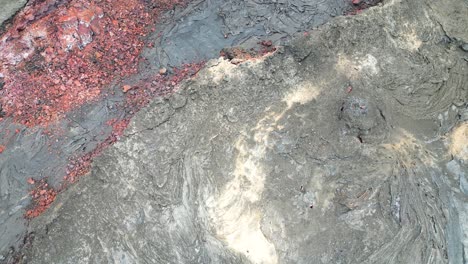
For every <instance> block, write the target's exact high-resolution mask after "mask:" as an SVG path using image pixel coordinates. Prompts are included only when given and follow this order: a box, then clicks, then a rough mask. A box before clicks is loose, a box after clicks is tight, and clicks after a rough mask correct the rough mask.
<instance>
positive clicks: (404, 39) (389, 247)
mask: <svg viewBox="0 0 468 264" xmlns="http://www.w3.org/2000/svg"><path fill="white" fill-rule="evenodd" d="M309 2H310V1H271V2H270V1H262V2H254V1H230V2H225V3H221V2H220V1H206V2H205V1H201V2H200V3H195V4H194V6H192V7H191V8H189V9H187V10H189V11H190V12H189V11H187V12H188V13H186V14H183V13H180V14H179V15H177V14H172V15H173V16H172V17H173V18H177V19H175V22H173V23H175V24H177V25H175V24H171V23H169V22H168V25H174V26H173V27H170V26H168V27H167V30H166V31H162V32H165V33H164V34H163V35H162V36H163V37H160V38H157V36H158V35H159V33H158V32H156V33H155V36H153V41H156V43H159V44H158V45H156V47H155V48H154V49H149V50H148V51H147V52H146V53H145V56H146V57H147V58H148V61H149V65H147V66H145V65H143V66H142V67H146V68H148V71H154V70H155V69H158V68H159V67H161V65H162V66H165V65H168V66H177V65H178V64H180V63H183V62H189V61H190V60H192V59H199V58H200V59H203V58H211V57H217V54H216V53H217V52H219V49H220V47H224V46H229V45H247V44H246V43H249V41H247V40H245V36H244V35H243V34H244V33H245V32H255V34H253V35H252V36H258V39H261V38H264V36H265V35H264V34H273V35H271V36H275V37H276V36H277V40H289V41H288V42H286V43H285V44H284V47H280V48H279V49H278V50H277V51H276V53H275V54H273V55H271V56H268V57H265V58H263V59H258V60H252V61H247V62H244V63H241V64H238V65H235V64H232V63H231V62H230V61H228V60H224V59H213V60H210V61H209V62H208V63H207V65H206V67H205V68H204V69H203V70H202V71H201V72H199V73H198V75H197V76H196V77H195V78H193V79H192V80H189V81H187V82H185V83H184V84H183V85H182V87H181V88H180V90H179V91H178V92H177V93H176V94H173V95H171V96H167V97H164V98H157V99H155V100H154V101H153V102H152V103H151V104H150V105H149V106H147V107H146V108H144V109H143V110H141V111H140V112H139V113H137V114H136V116H135V117H134V118H133V119H132V121H131V124H130V126H129V127H128V129H127V130H126V131H125V134H124V136H123V137H122V138H121V140H120V141H119V142H117V143H116V144H114V145H113V146H111V147H109V148H108V149H107V150H105V151H104V153H103V154H102V155H101V156H100V157H98V158H97V159H96V160H95V161H94V163H93V169H92V171H91V173H90V174H89V175H87V176H85V177H83V178H82V179H81V180H80V181H79V182H78V183H76V184H75V185H73V186H71V187H70V188H69V189H68V190H67V191H66V192H63V193H61V194H60V195H59V196H58V198H57V200H56V201H55V202H54V204H53V206H52V207H51V208H50V209H49V210H48V211H47V212H46V213H45V214H43V215H41V216H39V217H37V218H35V219H33V220H32V221H31V222H30V223H29V225H28V227H27V231H26V232H27V233H28V236H27V241H28V245H26V246H25V247H23V248H22V251H21V257H20V258H21V260H20V261H22V262H24V263H457V264H458V263H467V262H468V259H467V256H468V242H467V239H466V238H467V237H468V224H467V223H468V203H467V201H468V180H467V177H468V173H467V171H468V86H467V84H466V83H467V81H468V63H467V62H468V59H467V53H466V52H465V51H464V50H463V48H462V47H463V44H464V43H466V42H468V29H467V28H466V27H465V25H467V24H468V6H467V4H466V1H462V0H447V1H444V2H441V1H436V0H412V1H398V0H389V1H385V2H384V4H383V5H382V6H378V7H374V8H371V9H369V10H366V11H364V12H363V13H362V14H360V15H357V16H351V17H337V18H334V19H332V20H331V21H330V22H329V23H327V24H325V25H322V26H320V27H319V28H316V29H314V30H311V31H309V33H308V34H306V35H305V36H296V37H292V35H294V32H298V31H307V27H313V26H318V25H320V24H323V23H324V22H325V21H326V20H328V19H330V18H331V17H332V16H334V15H335V14H338V13H339V12H340V11H339V10H335V9H333V8H327V7H326V6H324V7H320V6H321V5H319V4H316V5H310V4H308V3H309ZM322 2H323V3H325V1H317V3H322ZM331 2H333V1H331ZM338 6H339V5H338ZM193 7H196V8H193ZM215 7H216V8H215ZM280 7H283V9H282V8H280ZM210 8H213V9H210ZM204 10H216V11H217V13H214V14H213V12H214V11H209V12H208V11H207V12H205V11H204ZM252 10H257V11H255V12H257V13H255V14H257V15H255V14H252V12H254V11H252ZM298 10H299V11H298ZM301 10H302V11H303V12H311V14H316V13H313V12H315V11H316V10H322V12H321V13H320V14H322V15H318V16H317V18H316V19H315V18H307V16H305V15H304V16H302V15H297V14H296V13H295V12H299V13H300V12H301ZM323 10H325V11H326V12H325V11H323ZM220 11H222V12H220ZM262 12H264V13H262ZM261 14H264V15H261ZM266 14H271V15H269V19H266V20H265V19H263V18H264V17H265V16H266ZM190 15H193V17H196V18H197V19H193V20H190V19H187V20H186V19H185V16H188V17H190ZM236 15H237V18H236ZM239 17H243V19H241V20H239ZM275 19H276V20H277V21H283V22H284V21H286V22H287V21H292V22H288V23H290V24H288V25H290V26H287V27H286V29H284V28H282V27H281V23H279V22H278V23H273V22H272V21H275ZM288 19H289V20H288ZM309 19H310V20H309ZM190 21H192V22H190ZM286 22H285V23H286ZM293 22H294V23H293ZM191 23H192V24H191ZM189 25H193V27H190V26H189ZM292 25H300V26H297V27H295V26H292ZM241 29H242V30H241ZM210 30H212V31H210ZM289 30H290V31H289ZM216 32H217V33H216ZM243 32H244V33H243ZM246 34H247V33H246ZM205 35H206V36H205ZM225 35H227V38H225ZM299 35H303V34H302V33H301V34H299ZM164 36H167V38H166V37H164ZM256 38H257V37H255V42H256V41H257V40H256ZM171 39H172V40H174V41H175V42H177V43H179V44H178V45H180V46H171V45H162V43H171ZM183 39H190V41H187V42H183V41H182V43H181V40H183ZM197 41H198V42H197ZM218 41H219V42H222V45H221V44H219V43H218ZM224 41H226V42H224ZM198 43H202V44H198ZM203 47H206V48H207V49H208V50H211V52H208V51H206V50H205V49H203ZM178 49H179V50H181V51H180V53H177V52H176V51H177V50H178ZM204 52H206V53H204ZM103 111H104V110H103ZM90 113H91V112H90ZM82 118H83V120H86V118H85V117H82ZM80 120H81V119H80ZM84 122H86V121H84ZM77 123H80V122H77ZM81 126H82V125H81ZM70 131H72V130H70ZM70 133H71V132H70ZM18 142H20V141H18ZM39 142H40V141H39ZM12 144H13V143H12ZM17 144H19V143H17ZM18 146H21V145H18ZM37 148H38V149H41V148H40V144H39V146H38V147H37ZM16 149H18V150H17V151H20V150H21V151H23V152H24V153H27V152H25V150H27V149H28V147H24V148H20V147H18V148H16ZM5 153H7V152H5ZM38 153H39V152H38ZM24 155H25V156H24V158H22V160H21V161H17V163H13V162H12V161H11V160H9V161H8V162H6V161H4V163H3V164H4V165H2V166H0V168H2V169H1V174H0V176H1V177H0V182H1V183H2V185H1V186H8V188H7V189H0V191H2V192H0V194H2V204H1V206H2V207H0V212H1V215H0V217H2V218H0V219H1V222H0V223H2V224H1V228H3V230H7V231H2V233H0V234H2V239H0V240H2V243H5V239H4V236H3V234H4V233H8V232H10V229H5V228H6V227H14V228H18V227H17V226H14V225H18V223H21V222H18V221H21V220H15V219H20V218H18V216H21V212H22V211H21V210H22V207H21V205H20V206H19V207H15V206H18V205H17V204H15V203H14V202H11V203H8V204H7V205H8V206H6V207H4V202H3V201H5V199H6V198H5V199H4V197H8V199H9V200H6V201H23V200H21V197H22V196H21V195H19V194H20V192H18V193H17V194H15V195H16V196H14V195H12V194H11V193H13V192H11V190H12V189H14V188H19V189H20V188H21V187H19V186H21V184H23V181H25V179H26V178H21V177H22V176H18V175H21V172H22V171H23V169H21V168H24V167H27V166H30V167H31V168H34V166H42V165H25V164H29V163H28V162H30V161H29V160H31V161H32V160H35V159H34V153H33V154H28V155H31V156H26V154H24ZM41 155H46V154H41ZM41 155H39V156H38V157H41V158H43V156H41ZM7 157H8V156H7ZM0 159H5V155H2V156H1V157H0ZM44 159H45V158H44ZM35 162H36V163H37V164H43V163H47V162H48V161H44V162H40V159H38V160H36V161H35ZM14 164H17V165H14ZM21 166H23V167H21ZM4 168H10V170H5V169H4ZM31 170H32V169H31ZM5 171H10V172H9V173H10V174H8V175H9V177H10V178H8V177H6V176H5V175H7V174H5ZM11 175H16V176H14V177H16V178H17V179H16V178H15V179H16V180H11V179H12V178H11V177H13V176H11ZM25 177H26V176H25ZM27 177H30V175H28V176H27ZM5 182H6V183H7V184H9V185H5ZM13 182H17V183H16V185H15V184H13ZM5 190H6V191H5ZM11 197H15V198H14V199H12V198H11ZM15 199H16V200H15ZM14 208H17V209H16V211H11V210H13V209H14ZM9 212H13V213H9ZM14 217H17V218H14ZM8 221H12V222H11V223H10V222H8ZM1 230H2V229H0V231H1ZM12 230H16V229H12ZM20 231H21V232H20V233H22V232H24V231H23V230H20ZM11 232H14V231H11ZM10 241H11V240H10ZM10 257H12V256H10V255H6V257H5V260H6V261H9V260H10V261H11V260H12V259H10Z"/></svg>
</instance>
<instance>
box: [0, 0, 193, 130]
mask: <svg viewBox="0 0 468 264" xmlns="http://www.w3.org/2000/svg"><path fill="white" fill-rule="evenodd" d="M185 2H186V1H182V0H177V1H168V0H153V1H139V0H112V1H99V0H71V1H62V0H45V1H32V2H31V4H29V5H28V6H27V7H26V8H25V9H24V10H23V11H22V12H20V13H19V14H18V15H17V17H16V18H15V19H14V21H13V24H12V26H11V27H10V28H9V29H8V30H7V31H6V32H5V33H4V34H3V35H2V36H1V37H0V71H1V73H2V74H3V75H4V81H5V85H4V89H2V90H1V91H0V103H2V105H3V110H4V111H5V113H6V116H7V117H13V118H14V120H15V121H16V122H19V123H21V124H24V125H27V126H36V125H44V124H48V123H50V122H53V121H55V120H57V119H60V118H61V117H63V116H64V114H65V113H66V112H68V111H70V110H72V109H74V108H76V107H79V106H81V105H83V104H84V103H86V102H89V101H92V100H95V99H97V98H98V97H99V96H100V95H101V92H102V90H103V89H104V87H106V86H107V85H108V84H109V83H110V82H111V81H114V80H116V79H117V80H118V79H120V78H122V77H125V76H129V75H131V74H134V73H136V72H137V69H138V63H139V60H140V53H141V51H142V49H143V48H144V46H145V45H144V42H143V41H144V39H143V38H144V37H145V36H146V35H147V33H148V32H149V31H150V28H149V27H148V25H154V24H155V20H156V19H157V17H158V15H159V14H160V13H161V12H163V11H165V10H168V9H171V8H173V7H174V5H180V4H184V3H185ZM154 7H155V8H154Z"/></svg>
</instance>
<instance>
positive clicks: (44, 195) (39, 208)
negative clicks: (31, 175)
mask: <svg viewBox="0 0 468 264" xmlns="http://www.w3.org/2000/svg"><path fill="white" fill-rule="evenodd" d="M31 180H32V179H31ZM28 183H29V184H35V186H34V189H32V190H31V191H30V192H29V194H30V195H31V197H32V204H31V209H29V210H27V211H26V213H25V215H24V217H25V218H27V219H31V218H34V217H37V216H39V215H40V214H42V213H43V212H44V211H45V210H47V208H49V207H50V205H51V204H52V203H53V202H54V201H55V198H56V197H57V192H56V191H55V190H54V189H53V188H52V187H50V186H49V184H47V181H46V180H45V179H42V180H40V181H38V182H34V180H32V181H30V180H28Z"/></svg>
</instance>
